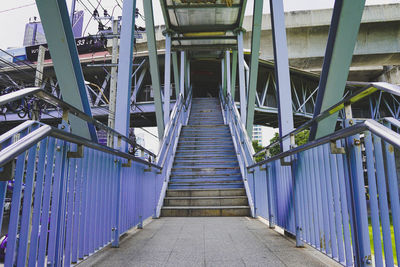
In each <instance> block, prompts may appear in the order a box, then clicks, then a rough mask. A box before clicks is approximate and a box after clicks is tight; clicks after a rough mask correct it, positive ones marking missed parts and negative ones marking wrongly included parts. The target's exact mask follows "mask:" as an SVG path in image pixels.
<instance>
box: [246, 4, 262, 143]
mask: <svg viewBox="0 0 400 267" xmlns="http://www.w3.org/2000/svg"><path fill="white" fill-rule="evenodd" d="M262 9H263V1H262V0H254V10H253V29H252V34H251V62H250V78H249V80H250V81H249V89H248V96H247V118H246V130H247V134H248V135H249V137H250V138H251V137H252V135H253V121H254V108H255V100H256V90H257V77H258V57H259V52H260V38H261V19H262Z"/></svg>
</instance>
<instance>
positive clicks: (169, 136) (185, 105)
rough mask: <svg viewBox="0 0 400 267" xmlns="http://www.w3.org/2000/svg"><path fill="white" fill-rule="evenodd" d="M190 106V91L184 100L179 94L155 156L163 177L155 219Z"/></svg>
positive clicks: (160, 206)
mask: <svg viewBox="0 0 400 267" xmlns="http://www.w3.org/2000/svg"><path fill="white" fill-rule="evenodd" d="M191 105H192V91H191V90H189V95H188V96H187V97H186V100H185V99H184V97H183V95H182V94H180V95H179V97H178V100H177V101H176V103H175V106H174V108H173V110H172V113H171V116H170V121H169V122H168V124H167V127H166V128H165V132H164V137H163V141H162V143H161V146H160V152H159V154H158V156H157V158H158V162H157V164H158V165H159V166H161V167H162V173H161V177H164V181H163V183H162V186H161V188H160V192H161V193H160V196H159V198H158V204H157V210H156V212H155V214H156V217H160V214H161V208H162V205H163V203H164V198H165V194H166V191H167V188H168V183H169V178H170V175H171V169H172V165H173V163H174V158H175V152H176V148H177V146H178V141H179V136H180V133H181V129H182V126H184V125H186V124H187V122H188V119H189V115H190V110H191Z"/></svg>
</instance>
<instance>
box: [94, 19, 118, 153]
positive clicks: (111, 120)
mask: <svg viewBox="0 0 400 267" xmlns="http://www.w3.org/2000/svg"><path fill="white" fill-rule="evenodd" d="M112 27H113V28H112V29H113V34H118V20H113V24H112ZM111 63H112V64H117V63H118V38H117V37H114V38H113V39H112V54H111ZM110 76H111V82H110V96H109V98H110V103H109V105H108V127H110V128H112V129H114V128H115V105H116V101H117V78H118V73H117V67H111V75H107V77H110ZM105 81H107V78H106V79H105ZM104 88H105V86H104V84H103V86H102V87H101V92H99V95H100V97H101V95H102V94H103V90H104ZM96 103H97V100H96ZM107 145H108V146H109V147H114V137H113V135H112V134H108V135H107Z"/></svg>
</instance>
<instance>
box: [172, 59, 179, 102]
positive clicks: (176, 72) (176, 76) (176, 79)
mask: <svg viewBox="0 0 400 267" xmlns="http://www.w3.org/2000/svg"><path fill="white" fill-rule="evenodd" d="M172 67H173V68H174V83H175V98H176V99H178V96H179V67H178V55H177V54H176V52H172Z"/></svg>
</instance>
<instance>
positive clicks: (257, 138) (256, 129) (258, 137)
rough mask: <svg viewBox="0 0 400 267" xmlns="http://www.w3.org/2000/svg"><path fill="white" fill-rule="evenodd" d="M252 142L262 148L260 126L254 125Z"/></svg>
mask: <svg viewBox="0 0 400 267" xmlns="http://www.w3.org/2000/svg"><path fill="white" fill-rule="evenodd" d="M253 141H257V143H258V144H259V145H260V146H262V143H263V136H262V131H261V126H260V125H254V127H253Z"/></svg>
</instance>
